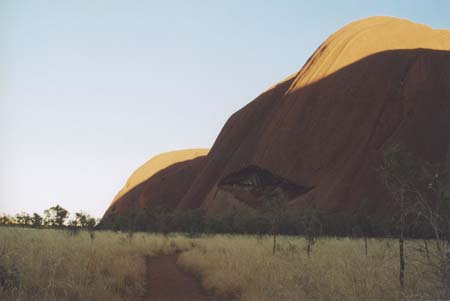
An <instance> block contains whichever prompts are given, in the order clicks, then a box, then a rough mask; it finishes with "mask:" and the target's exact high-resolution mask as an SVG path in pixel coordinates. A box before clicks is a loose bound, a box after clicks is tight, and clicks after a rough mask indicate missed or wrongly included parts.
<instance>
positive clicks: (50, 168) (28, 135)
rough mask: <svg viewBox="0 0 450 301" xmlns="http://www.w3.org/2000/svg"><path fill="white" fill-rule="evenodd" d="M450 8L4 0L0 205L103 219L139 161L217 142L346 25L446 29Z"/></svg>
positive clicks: (445, 4) (0, 17) (442, 4)
mask: <svg viewBox="0 0 450 301" xmlns="http://www.w3.org/2000/svg"><path fill="white" fill-rule="evenodd" d="M330 3H331V4H330ZM449 3H450V1H445V0H442V1H392V0H391V1H361V0H359V1H343V0H341V1H327V2H325V1H230V0H228V1H194V0H193V1H129V0H127V1H125V0H124V1H106V0H105V1H95V0H84V1H82V0H77V1H75V0H73V1H68V0H66V1H63V0H54V1H38V0H28V1H27V0H22V1H21V0H0V213H1V212H4V213H9V214H14V213H17V212H19V211H27V212H34V211H36V212H42V211H43V210H44V209H46V208H48V207H50V206H51V205H54V204H56V203H58V204H60V205H62V206H63V207H65V208H66V209H68V210H70V211H76V210H84V211H87V212H89V213H91V214H93V215H95V216H97V217H100V216H101V215H102V214H103V212H104V210H105V209H106V208H107V206H108V205H109V204H110V202H111V200H112V198H113V197H114V195H115V194H116V192H117V191H118V190H119V189H120V188H121V186H122V185H123V184H124V182H125V181H126V179H127V178H128V176H129V175H130V173H131V172H132V171H133V170H134V169H135V168H137V167H138V166H139V165H140V164H142V163H143V162H145V161H146V160H147V159H149V158H150V157H152V156H153V155H156V154H158V153H161V152H164V151H169V150H174V149H180V148H190V147H210V146H211V145H212V144H213V142H214V139H215V138H216V136H217V134H218V133H219V131H220V129H221V127H222V126H223V124H224V122H225V121H226V119H227V118H228V117H229V116H230V115H231V114H232V113H233V112H234V111H236V110H237V109H239V108H241V107H242V106H244V105H245V104H247V103H248V102H249V101H251V100H252V99H253V98H254V97H256V96H257V95H258V94H259V93H260V92H262V91H263V90H264V89H266V88H267V87H268V86H270V85H272V84H274V83H275V82H277V81H279V80H281V79H282V78H284V77H286V76H287V75H289V74H291V73H293V72H295V71H297V70H299V69H300V68H301V66H302V65H303V63H304V62H305V61H306V59H307V58H308V57H309V56H310V55H311V54H312V52H313V51H314V50H315V49H316V48H317V47H318V46H319V45H320V43H322V42H323V40H325V39H326V38H327V36H328V35H330V34H331V33H333V32H334V31H336V30H337V29H339V28H340V27H342V26H344V25H345V24H347V23H349V22H351V21H354V20H357V19H361V18H364V17H368V16H373V15H390V16H397V17H402V18H408V19H411V20H413V21H416V22H420V23H425V24H428V25H430V26H432V27H435V28H447V29H449V28H450V4H449Z"/></svg>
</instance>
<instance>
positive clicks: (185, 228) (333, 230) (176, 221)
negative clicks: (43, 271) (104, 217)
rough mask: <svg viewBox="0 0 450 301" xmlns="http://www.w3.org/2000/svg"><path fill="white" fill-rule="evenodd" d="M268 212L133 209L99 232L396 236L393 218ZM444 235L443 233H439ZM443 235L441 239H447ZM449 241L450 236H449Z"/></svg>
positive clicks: (426, 229) (412, 230)
mask: <svg viewBox="0 0 450 301" xmlns="http://www.w3.org/2000/svg"><path fill="white" fill-rule="evenodd" d="M273 220H274V218H273V215H272V214H270V213H256V212H247V211H239V210H229V211H227V212H225V213H222V214H220V215H219V214H216V215H211V214H205V212H204V211H202V210H191V211H188V212H184V213H172V212H168V211H167V210H164V209H162V208H160V209H158V210H145V209H144V210H136V211H128V212H126V213H121V214H112V215H111V216H110V217H109V219H108V221H105V222H102V223H101V224H100V225H99V229H109V230H113V231H131V232H155V233H170V232H181V233H190V234H201V233H211V234H216V233H217V234H256V235H263V234H273V233H274V227H275V228H276V232H277V233H278V234H283V235H308V234H314V235H315V236H342V237H344V236H345V237H396V234H397V233H398V222H397V217H389V218H386V217H379V216H377V217H375V216H373V217H371V216H361V215H346V214H325V213H321V212H319V211H318V210H316V209H314V208H308V209H307V210H304V211H303V213H291V212H284V213H282V214H280V215H279V216H278V217H277V220H276V223H275V225H274V223H273ZM433 231H434V230H433V229H432V228H431V227H430V226H429V225H428V224H427V223H426V222H418V221H412V220H411V222H410V227H407V230H406V231H405V235H406V236H407V237H408V238H432V237H433ZM443 234H444V233H443ZM449 235H450V233H445V234H444V236H449ZM449 239H450V236H449Z"/></svg>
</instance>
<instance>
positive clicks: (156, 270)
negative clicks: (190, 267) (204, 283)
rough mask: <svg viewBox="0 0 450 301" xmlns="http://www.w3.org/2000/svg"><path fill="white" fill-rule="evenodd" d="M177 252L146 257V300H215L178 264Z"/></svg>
mask: <svg viewBox="0 0 450 301" xmlns="http://www.w3.org/2000/svg"><path fill="white" fill-rule="evenodd" d="M177 257H178V255H177V254H174V255H165V256H159V257H146V265H147V271H146V273H147V287H146V290H147V292H146V294H145V300H158V301H159V300H183V301H184V300H215V298H214V297H212V296H210V295H208V294H207V293H206V292H205V291H204V290H203V288H202V287H201V284H200V282H199V281H198V280H197V279H196V278H195V277H194V276H193V275H190V274H188V273H187V272H185V271H183V270H181V269H180V268H179V267H178V266H177Z"/></svg>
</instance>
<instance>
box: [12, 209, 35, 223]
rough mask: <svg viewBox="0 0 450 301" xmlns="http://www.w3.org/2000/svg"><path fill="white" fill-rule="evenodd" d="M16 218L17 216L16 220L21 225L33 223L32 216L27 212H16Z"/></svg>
mask: <svg viewBox="0 0 450 301" xmlns="http://www.w3.org/2000/svg"><path fill="white" fill-rule="evenodd" d="M15 218H16V222H17V223H18V224H19V225H22V226H29V225H31V221H32V219H31V216H30V215H29V214H28V213H26V212H21V213H18V214H16V217H15Z"/></svg>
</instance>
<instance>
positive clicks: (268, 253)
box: [0, 228, 438, 300]
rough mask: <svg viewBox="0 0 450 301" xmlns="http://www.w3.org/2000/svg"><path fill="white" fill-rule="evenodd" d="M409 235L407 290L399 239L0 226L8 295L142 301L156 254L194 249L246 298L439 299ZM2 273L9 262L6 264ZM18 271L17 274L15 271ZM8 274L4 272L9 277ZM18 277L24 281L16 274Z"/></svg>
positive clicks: (203, 266)
mask: <svg viewBox="0 0 450 301" xmlns="http://www.w3.org/2000/svg"><path fill="white" fill-rule="evenodd" d="M416 244H417V243H416V242H413V241H408V242H407V243H406V246H407V252H406V255H407V269H406V279H405V283H406V288H405V289H404V290H401V289H400V287H399V281H398V245H397V244H396V241H393V240H376V239H370V240H369V255H368V256H365V254H364V243H363V241H362V240H352V239H346V238H345V239H335V238H323V239H320V240H319V242H318V243H317V244H316V245H314V248H313V253H312V256H311V257H310V258H308V257H307V255H306V251H305V247H306V244H305V241H304V239H303V238H301V237H287V236H283V237H280V239H279V248H278V251H277V254H276V255H272V240H271V237H269V236H264V237H257V236H240V235H233V236H231V235H229V236H227V235H217V236H200V237H195V238H190V237H186V236H183V235H169V236H162V235H154V234H143V233H138V234H134V235H133V236H129V235H128V234H126V233H113V232H96V233H95V238H94V239H93V240H91V238H90V236H89V233H88V232H81V233H79V234H78V235H75V236H71V235H69V234H68V233H67V232H66V231H56V230H31V229H20V228H0V268H1V267H3V268H5V267H6V268H8V269H9V270H10V271H12V274H13V275H15V277H16V278H15V280H16V282H15V283H13V285H12V288H11V287H10V288H9V289H4V290H2V289H0V299H1V300H4V299H5V300H135V299H139V298H140V297H142V295H143V293H144V289H145V264H144V257H145V256H146V255H150V256H158V255H160V254H170V253H173V252H175V251H180V250H181V251H184V252H183V253H181V255H180V257H179V264H180V265H181V266H182V267H183V268H184V269H186V270H188V271H191V272H193V273H196V274H198V275H201V278H202V283H203V285H204V287H205V288H206V289H208V290H211V291H213V292H214V293H215V294H217V295H219V296H240V297H241V298H242V300H400V299H433V296H435V295H434V293H436V294H437V293H438V292H435V291H434V290H433V288H432V284H433V283H432V280H431V279H430V278H428V277H426V276H425V275H427V274H426V272H427V267H426V266H425V265H422V264H421V263H419V261H418V259H420V257H419V254H418V253H417V252H416V251H415V247H416ZM0 276H1V270H0ZM8 277H9V278H10V280H11V279H13V278H11V275H9V276H8ZM0 280H1V278H0ZM13 280H14V279H13Z"/></svg>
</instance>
